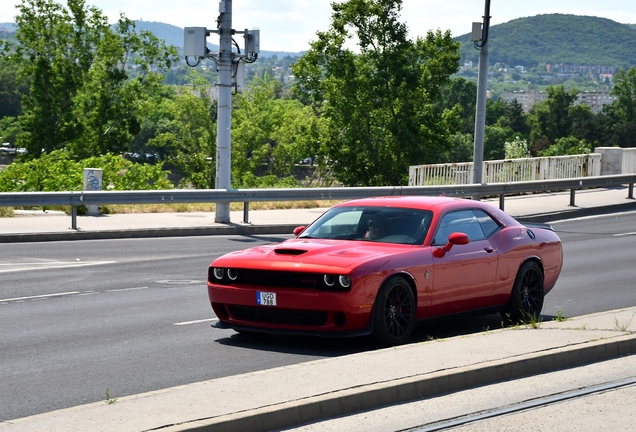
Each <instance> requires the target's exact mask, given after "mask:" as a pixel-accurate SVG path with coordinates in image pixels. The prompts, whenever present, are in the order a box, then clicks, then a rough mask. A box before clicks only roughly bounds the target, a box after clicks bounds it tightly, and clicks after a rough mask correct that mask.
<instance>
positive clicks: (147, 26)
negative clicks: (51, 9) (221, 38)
mask: <svg viewBox="0 0 636 432" xmlns="http://www.w3.org/2000/svg"><path fill="white" fill-rule="evenodd" d="M135 24H136V26H137V29H138V30H149V31H151V32H153V33H154V34H155V35H156V36H157V37H158V38H160V39H164V40H165V41H166V43H167V44H168V45H174V46H175V47H177V48H181V47H183V29H182V28H181V27H177V26H173V25H172V24H165V23H161V22H156V21H135ZM0 28H6V29H9V31H11V32H13V31H15V23H0ZM239 37H240V35H239ZM216 39H218V36H217V37H216ZM208 40H215V35H213V36H212V37H210V38H209V39H208ZM236 41H237V42H238V43H239V44H241V45H242V42H243V41H242V38H241V40H239V39H236ZM208 46H209V47H210V49H211V50H212V51H215V50H218V49H219V46H218V44H213V43H210V44H208ZM301 54H302V53H295V52H285V51H265V50H263V51H261V56H262V57H271V56H273V55H276V56H277V57H278V58H282V57H286V56H291V57H298V56H300V55H301Z"/></svg>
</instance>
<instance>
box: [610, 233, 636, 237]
mask: <svg viewBox="0 0 636 432" xmlns="http://www.w3.org/2000/svg"><path fill="white" fill-rule="evenodd" d="M630 235H636V232H630V233H621V234H614V237H623V236H630Z"/></svg>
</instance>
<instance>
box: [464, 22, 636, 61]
mask: <svg viewBox="0 0 636 432" xmlns="http://www.w3.org/2000/svg"><path fill="white" fill-rule="evenodd" d="M455 39H456V40H457V41H459V42H461V44H462V46H461V51H462V58H463V59H464V60H472V61H473V62H477V61H478V59H479V51H478V50H476V49H475V48H474V45H473V42H471V41H470V34H465V35H462V36H459V37H457V38H455ZM488 47H489V51H488V52H489V63H490V64H494V63H497V62H501V63H505V64H507V65H509V66H526V67H534V66H537V65H539V64H546V63H551V64H558V63H563V64H570V65H586V66H594V65H602V66H614V67H619V68H628V67H630V66H633V65H636V25H633V24H620V23H617V22H615V21H612V20H609V19H606V18H597V17H589V16H578V15H564V14H547V15H537V16H533V17H527V18H519V19H516V20H512V21H509V22H507V23H504V24H499V25H495V26H492V27H491V28H490V37H489V45H488Z"/></svg>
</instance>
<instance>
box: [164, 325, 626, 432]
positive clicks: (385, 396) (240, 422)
mask: <svg viewBox="0 0 636 432" xmlns="http://www.w3.org/2000/svg"><path fill="white" fill-rule="evenodd" d="M635 353H636V334H629V335H624V336H617V337H612V338H611V339H603V340H597V341H592V342H586V343H582V344H578V345H572V346H566V347H561V348H556V349H551V350H546V351H541V352H535V353H531V354H524V355H520V356H516V357H513V358H508V359H501V360H496V361H492V362H485V363H479V364H476V365H471V366H466V367H461V368H457V369H453V370H450V371H441V372H436V373H432V374H425V375H418V376H413V377H407V378H402V379H398V380H393V381H388V382H381V383H375V384H371V385H366V386H362V387H357V388H353V389H347V390H342V391H337V392H333V393H329V394H325V395H319V396H314V397H309V398H306V399H302V400H298V401H293V402H286V403H282V404H277V405H272V406H268V407H263V408H258V409H255V410H251V411H245V412H239V413H233V414H229V415H225V416H220V417H215V418H210V419H199V420H196V421H192V422H187V423H182V424H178V425H170V426H166V427H164V428H162V431H165V432H183V431H196V432H246V431H253V432H260V431H263V432H265V431H270V430H275V429H281V428H287V427H292V426H296V425H300V424H304V423H309V422H314V421H319V420H323V419H327V418H332V417H336V416H342V415H350V414H354V413H358V412H361V411H365V410H370V409H377V408H380V407H383V406H387V405H393V404H398V403H404V402H409V401H413V400H416V399H420V398H427V397H433V396H436V395H440V394H444V393H451V392H457V391H461V390H464V389H467V388H473V387H479V386H484V385H488V384H493V383H497V382H502V381H506V380H511V379H517V378H522V377H525V376H530V375H534V374H540V373H546V372H551V371H555V370H559V369H567V368H573V367H578V366H582V365H585V364H590V363H596V362H601V361H605V360H611V359H615V358H618V357H621V356H626V355H630V354H635Z"/></svg>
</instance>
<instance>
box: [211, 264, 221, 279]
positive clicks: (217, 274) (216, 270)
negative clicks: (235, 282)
mask: <svg viewBox="0 0 636 432" xmlns="http://www.w3.org/2000/svg"><path fill="white" fill-rule="evenodd" d="M213 273H214V277H215V278H217V279H218V280H221V279H223V269H222V268H218V267H214V271H213Z"/></svg>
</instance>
